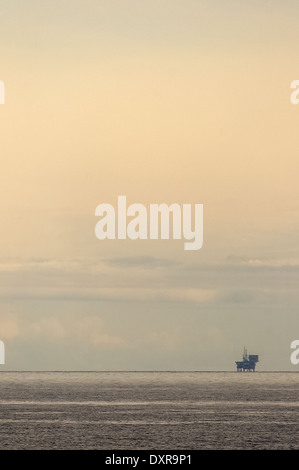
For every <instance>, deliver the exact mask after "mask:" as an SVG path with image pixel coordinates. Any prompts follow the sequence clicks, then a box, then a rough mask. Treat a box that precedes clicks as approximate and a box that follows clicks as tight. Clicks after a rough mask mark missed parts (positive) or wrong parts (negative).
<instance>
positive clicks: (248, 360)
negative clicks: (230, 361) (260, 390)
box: [236, 348, 259, 372]
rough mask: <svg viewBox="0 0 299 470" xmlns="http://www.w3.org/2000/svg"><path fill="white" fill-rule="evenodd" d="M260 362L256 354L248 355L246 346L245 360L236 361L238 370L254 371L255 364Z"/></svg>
mask: <svg viewBox="0 0 299 470" xmlns="http://www.w3.org/2000/svg"><path fill="white" fill-rule="evenodd" d="M257 362H259V357H258V356H257V355H256V354H249V356H248V355H247V349H246V348H244V354H243V361H236V364H237V372H254V371H255V364H256V363H257Z"/></svg>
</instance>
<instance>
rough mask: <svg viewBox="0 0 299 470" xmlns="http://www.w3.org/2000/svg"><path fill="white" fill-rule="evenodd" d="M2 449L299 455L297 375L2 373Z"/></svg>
mask: <svg viewBox="0 0 299 470" xmlns="http://www.w3.org/2000/svg"><path fill="white" fill-rule="evenodd" d="M0 449H113V450H118V449H122V450H125V449H134V450H139V449H146V450H151V449H153V450H162V449H182V450H183V449H299V373H280V372H276V373H270V372H265V373H263V372H256V373H236V372H0Z"/></svg>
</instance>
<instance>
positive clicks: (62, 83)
mask: <svg viewBox="0 0 299 470" xmlns="http://www.w3.org/2000/svg"><path fill="white" fill-rule="evenodd" d="M298 18H299V4H298V1H297V0H294V1H291V0H280V1H279V0H272V1H263V2H260V1H258V0H253V1H250V2H249V1H245V0H227V1H223V0H186V1H184V2H182V1H178V0H162V1H153V0H142V1H140V0H138V1H137V0H118V1H116V0H113V1H110V0H103V1H102V0H84V1H83V0H80V1H78V0H47V1H46V0H35V1H34V0H27V1H26V2H20V1H17V0H6V1H5V0H0V61H1V62H0V80H3V81H4V82H5V86H6V104H5V105H1V106H0V158H1V171H0V193H1V198H0V217H1V241H2V243H1V256H0V339H2V340H3V341H4V342H5V345H6V365H5V366H1V368H2V369H5V370H13V369H26V370H29V369H32V370H35V369H40V370H47V369H55V370H59V369H72V370H91V369H92V370H178V369H179V370H183V369H185V370H234V361H235V360H239V359H240V358H241V355H242V351H243V346H247V348H248V352H249V353H252V354H260V356H261V361H262V362H261V364H260V365H259V369H260V370H261V369H263V370H271V369H273V370H297V369H298V367H299V366H297V369H296V366H292V365H291V363H290V359H289V358H290V353H291V350H290V343H291V341H292V340H294V339H298V338H299V321H298V312H299V291H298V281H299V279H298V274H299V250H298V245H299V185H298V173H299V159H298V151H299V142H298V125H299V105H297V106H296V105H292V104H291V102H290V93H291V90H290V83H291V82H292V81H293V80H295V79H299V70H298V43H299V29H298ZM118 195H126V196H127V199H128V204H131V203H134V202H139V203H142V204H144V205H146V206H148V205H149V204H150V203H162V202H165V203H167V204H171V203H174V202H176V203H179V204H183V203H191V204H195V203H203V204H204V246H203V248H202V249H201V250H199V251H189V252H188V251H184V250H183V241H165V240H161V241H152V240H147V241H123V240H122V241H105V242H103V241H99V240H97V239H96V237H95V233H94V228H95V224H96V222H97V219H96V217H95V215H94V212H95V208H96V207H97V205H98V204H100V203H103V202H107V203H111V204H113V205H115V206H116V203H117V196H118ZM298 370H299V369H298Z"/></svg>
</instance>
